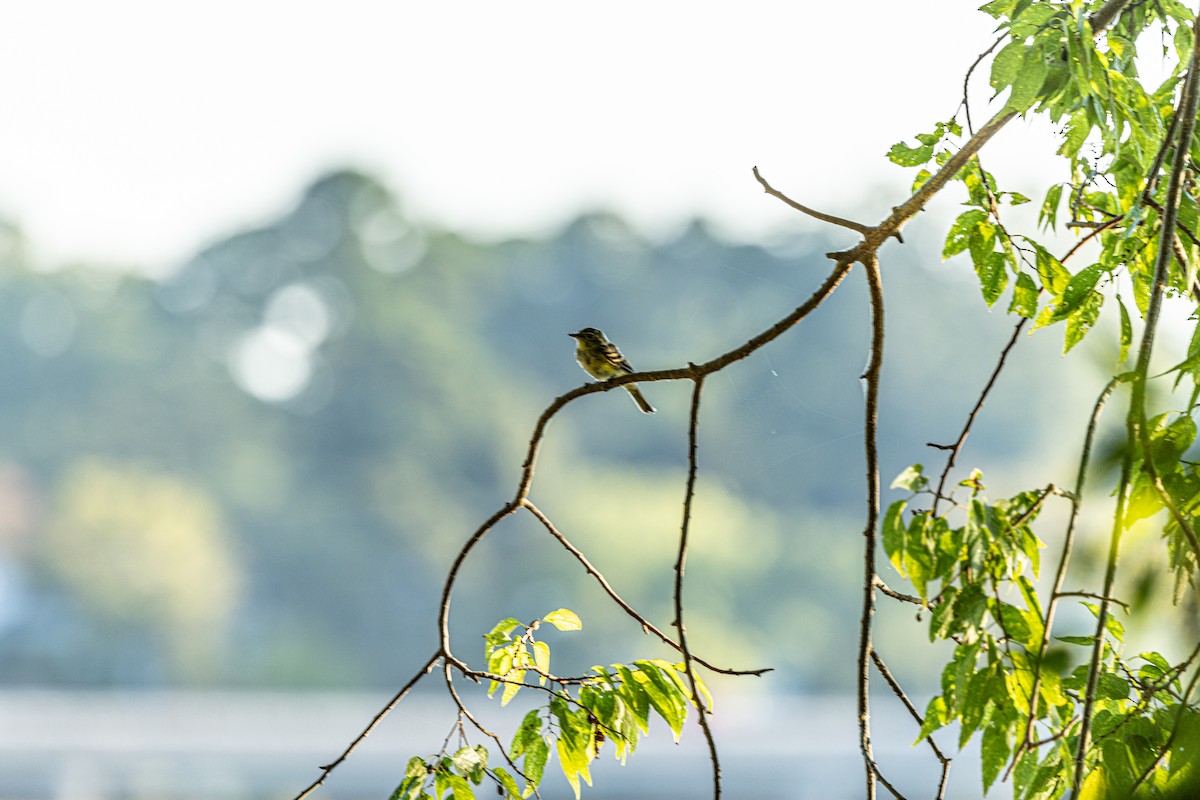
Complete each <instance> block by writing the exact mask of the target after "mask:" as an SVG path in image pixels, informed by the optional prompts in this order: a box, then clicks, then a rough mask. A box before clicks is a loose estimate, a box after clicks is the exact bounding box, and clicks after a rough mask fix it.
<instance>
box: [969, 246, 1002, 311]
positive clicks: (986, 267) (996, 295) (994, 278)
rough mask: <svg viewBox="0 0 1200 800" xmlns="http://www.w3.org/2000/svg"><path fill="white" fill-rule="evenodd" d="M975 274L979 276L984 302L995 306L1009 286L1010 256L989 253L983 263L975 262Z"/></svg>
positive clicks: (997, 252)
mask: <svg viewBox="0 0 1200 800" xmlns="http://www.w3.org/2000/svg"><path fill="white" fill-rule="evenodd" d="M975 274H976V275H977V276H979V289H980V291H981V292H982V293H983V300H984V302H985V303H987V304H988V305H989V306H992V305H995V303H996V301H997V300H999V299H1000V295H1002V294H1004V289H1005V288H1006V287H1007V286H1008V255H1007V254H1005V253H1002V252H999V251H992V252H990V253H988V254H987V255H986V256H985V257H984V258H983V260H982V261H976V262H975Z"/></svg>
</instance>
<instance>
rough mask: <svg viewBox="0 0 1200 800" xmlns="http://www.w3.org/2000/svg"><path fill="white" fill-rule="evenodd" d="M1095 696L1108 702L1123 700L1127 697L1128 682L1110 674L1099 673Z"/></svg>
mask: <svg viewBox="0 0 1200 800" xmlns="http://www.w3.org/2000/svg"><path fill="white" fill-rule="evenodd" d="M1096 694H1097V695H1099V696H1100V697H1107V698H1109V699H1110V700H1124V699H1125V698H1127V697H1129V681H1127V680H1125V679H1124V678H1122V677H1121V676H1120V675H1113V674H1112V673H1111V672H1101V673H1100V675H1099V680H1098V681H1097V683H1096Z"/></svg>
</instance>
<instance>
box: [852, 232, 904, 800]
mask: <svg viewBox="0 0 1200 800" xmlns="http://www.w3.org/2000/svg"><path fill="white" fill-rule="evenodd" d="M863 266H864V267H866V273H867V286H868V288H869V289H870V295H871V358H870V360H869V361H868V362H867V369H866V372H864V373H863V379H864V380H865V381H866V384H867V398H866V404H865V405H866V407H865V410H864V417H865V424H864V432H863V440H864V445H865V448H866V452H867V524H866V526H865V527H864V528H863V538H864V539H865V542H864V543H863V601H862V617H861V619H860V621H859V633H858V733H859V748H860V749H861V750H862V755H863V761H864V762H865V764H866V771H867V775H866V779H867V787H866V788H867V794H866V800H875V779H876V777H880V776H879V775H878V771H877V769H876V767H875V759H874V757H873V755H872V751H871V708H870V688H871V651H872V649H873V648H872V644H871V622H872V619H873V617H874V616H875V579H876V578H877V577H878V573H877V572H876V570H875V549H876V543H877V538H878V528H879V447H878V437H879V376H880V372H881V371H882V369H883V338H884V337H883V279H882V276H881V275H880V272H879V260H878V259H877V258H876V257H875V255H874V253H872V254H871V257H870V258H869V259H868V260H867V261H865V262H864V264H863ZM885 785H886V784H885ZM890 788H891V787H889V789H890ZM892 791H893V794H895V791H894V790H892ZM897 796H899V795H897Z"/></svg>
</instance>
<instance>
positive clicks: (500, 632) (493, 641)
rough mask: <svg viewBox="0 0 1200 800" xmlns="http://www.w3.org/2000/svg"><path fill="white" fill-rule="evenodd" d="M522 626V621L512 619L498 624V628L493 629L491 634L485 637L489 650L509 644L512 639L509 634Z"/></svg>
mask: <svg viewBox="0 0 1200 800" xmlns="http://www.w3.org/2000/svg"><path fill="white" fill-rule="evenodd" d="M520 624H521V621H520V620H516V619H513V618H512V617H509V618H508V619H502V620H500V622H498V623H496V627H494V628H492V630H491V632H490V633H488V634H486V635H485V636H484V637H483V638H484V640H485V641H486V642H487V646H488V648H489V649H491V648H493V647H498V646H500V645H501V644H503V643H504V642H507V641H508V640H509V638H510V637H509V634H510V633H512V631H513V629H514V628H516V627H517V626H518V625H520Z"/></svg>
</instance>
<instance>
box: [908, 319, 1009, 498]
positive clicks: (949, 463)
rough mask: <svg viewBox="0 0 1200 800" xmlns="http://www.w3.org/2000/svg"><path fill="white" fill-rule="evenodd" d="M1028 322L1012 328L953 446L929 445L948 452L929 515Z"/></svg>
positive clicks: (940, 496)
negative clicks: (1006, 342) (998, 358)
mask: <svg viewBox="0 0 1200 800" xmlns="http://www.w3.org/2000/svg"><path fill="white" fill-rule="evenodd" d="M1028 321H1029V320H1027V319H1025V318H1024V317H1022V318H1021V320H1020V322H1018V323H1017V324H1016V326H1015V327H1014V328H1013V332H1012V336H1010V337H1009V339H1008V344H1006V345H1004V349H1003V350H1001V351H1000V360H999V361H997V362H996V368H995V369H993V370H992V374H991V377H989V378H988V382H987V384H985V385H984V387H983V391H982V392H980V393H979V400H977V401H976V403H975V407H974V408H972V409H971V413H970V414H968V415H967V422H966V424H965V425H963V429H962V432H961V433H959V434H958V439H956V440H955V442H954V444H953V445H950V446H948V447H947V446H945V445H931V446H932V447H937V448H938V449H941V450H949V451H950V456H949V457H948V458H947V459H946V466H945V468H944V469H943V470H942V475H941V477H940V478H938V485H937V489H936V490H934V493H933V509H932V511H930V513H931V514H932V515H933V516H937V510H938V502H939V501H940V500H941V499H942V492H943V490H944V489H945V488H946V479H947V478H948V477H949V475H950V470H952V469H954V463H955V461H957V460H958V454H959V452H960V451H961V450H962V447H963V445H964V444H965V443H966V441H967V437H968V436H969V435H970V434H971V426H973V425H974V424H975V418H976V417H977V416H979V412H980V411H981V410H982V409H983V404H984V402H985V401H986V400H987V397H988V395H989V394H990V393H991V391H992V387H993V386H995V385H996V379H997V378H998V377H1000V371H1001V370H1003V369H1004V362H1005V361H1006V360H1007V359H1008V354H1009V352H1010V351H1011V350H1012V349H1013V347H1015V346H1016V344H1017V337H1019V336H1020V335H1021V331H1022V330H1023V329H1024V328H1025V323H1026V322H1028Z"/></svg>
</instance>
